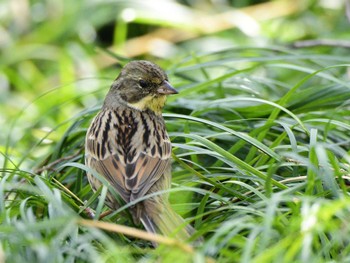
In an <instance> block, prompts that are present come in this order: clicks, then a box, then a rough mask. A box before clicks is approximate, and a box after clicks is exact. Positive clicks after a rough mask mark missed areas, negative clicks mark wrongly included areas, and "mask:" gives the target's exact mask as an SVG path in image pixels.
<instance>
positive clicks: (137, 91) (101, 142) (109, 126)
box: [85, 60, 195, 241]
mask: <svg viewBox="0 0 350 263" xmlns="http://www.w3.org/2000/svg"><path fill="white" fill-rule="evenodd" d="M176 93H178V92H177V91H176V90H175V89H174V88H173V87H172V86H171V85H170V84H169V82H168V76H167V75H166V73H165V72H164V71H163V70H162V69H161V68H160V67H159V66H157V65H155V64H153V63H151V62H149V61H144V60H140V61H132V62H129V63H128V64H126V65H125V67H124V68H123V69H122V70H121V72H120V74H119V76H118V77H117V78H116V79H115V81H114V82H113V84H112V86H111V88H110V90H109V92H108V94H107V96H106V98H105V101H104V104H103V106H102V109H101V111H100V112H99V113H98V114H97V116H96V117H95V118H94V120H93V121H92V123H91V125H90V127H89V129H88V131H87V134H86V144H85V152H86V155H85V163H86V165H87V166H88V167H90V168H91V169H93V170H95V171H96V172H97V173H98V174H100V175H101V176H103V177H104V178H105V179H107V181H108V182H109V183H110V184H111V185H112V186H113V187H114V189H115V190H116V191H117V193H118V194H119V195H120V197H121V198H122V199H123V200H124V201H125V202H126V203H129V202H132V201H134V200H136V199H138V198H141V197H143V196H145V195H148V194H152V193H156V192H158V191H162V190H166V189H169V188H170V184H171V142H170V139H169V136H168V134H167V131H166V128H165V123H164V119H163V117H162V108H163V107H164V104H165V101H166V97H167V95H171V94H176ZM87 177H88V180H89V182H90V185H91V187H92V189H93V190H94V191H96V190H97V189H98V188H99V187H100V186H101V184H102V183H101V182H100V181H99V180H98V179H97V178H96V177H94V176H93V175H92V174H90V173H88V174H87ZM106 204H107V206H109V207H110V208H111V209H117V208H118V207H119V204H118V201H117V200H116V198H115V197H114V196H113V195H112V194H111V193H108V194H107V197H106ZM130 212H131V215H132V217H133V221H134V223H135V224H139V223H140V222H141V223H142V224H143V225H144V227H145V229H146V230H147V231H148V232H151V233H160V234H163V235H166V236H174V237H176V238H178V239H180V240H181V241H185V240H187V239H188V238H189V237H191V236H192V234H193V233H194V232H195V230H194V229H193V228H192V227H191V226H190V225H186V224H185V223H184V222H185V221H184V219H183V218H182V217H181V216H179V215H178V214H177V213H176V212H175V211H174V210H173V209H172V208H171V206H170V203H169V201H168V194H164V193H163V194H160V195H156V196H152V197H149V198H147V199H146V200H143V201H141V202H138V203H137V204H136V205H134V206H132V207H131V208H130ZM181 225H182V226H181ZM185 225H186V226H185ZM183 226H185V227H183ZM174 232H175V233H174Z"/></svg>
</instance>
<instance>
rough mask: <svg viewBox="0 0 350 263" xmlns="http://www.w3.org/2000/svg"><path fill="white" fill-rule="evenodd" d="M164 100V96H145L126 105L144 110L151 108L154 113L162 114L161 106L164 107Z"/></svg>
mask: <svg viewBox="0 0 350 263" xmlns="http://www.w3.org/2000/svg"><path fill="white" fill-rule="evenodd" d="M165 101H166V96H165V95H162V96H147V97H144V98H142V99H141V100H139V101H138V102H134V103H130V102H129V103H128V106H130V107H132V108H134V109H137V110H140V111H144V110H147V109H149V110H151V111H153V112H154V113H156V114H158V115H161V114H162V108H163V107H164V104H165Z"/></svg>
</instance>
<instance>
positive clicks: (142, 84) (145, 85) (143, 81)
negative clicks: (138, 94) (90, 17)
mask: <svg viewBox="0 0 350 263" xmlns="http://www.w3.org/2000/svg"><path fill="white" fill-rule="evenodd" d="M139 84H140V86H141V88H146V87H147V86H148V82H147V81H145V80H143V79H140V80H139Z"/></svg>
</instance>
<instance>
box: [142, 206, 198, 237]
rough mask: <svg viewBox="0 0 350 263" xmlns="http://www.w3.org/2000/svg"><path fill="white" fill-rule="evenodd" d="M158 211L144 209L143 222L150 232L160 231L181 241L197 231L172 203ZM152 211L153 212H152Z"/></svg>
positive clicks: (159, 232)
mask: <svg viewBox="0 0 350 263" xmlns="http://www.w3.org/2000/svg"><path fill="white" fill-rule="evenodd" d="M162 208H163V209H162V210H161V211H158V213H152V211H144V213H143V214H142V215H141V222H142V224H143V225H144V227H145V228H146V230H147V231H148V232H151V233H158V234H162V235H164V236H168V237H174V238H176V239H179V240H181V241H187V240H188V239H189V238H190V237H192V235H193V234H194V232H195V229H194V228H193V227H192V226H190V225H189V224H188V223H186V221H185V220H184V219H183V218H182V217H181V216H180V215H178V214H177V213H176V212H175V211H174V210H173V209H172V208H171V207H170V204H167V205H164V206H163V207H162ZM150 212H151V213H150Z"/></svg>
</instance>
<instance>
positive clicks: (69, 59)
mask: <svg viewBox="0 0 350 263" xmlns="http://www.w3.org/2000/svg"><path fill="white" fill-rule="evenodd" d="M344 5H345V3H344V1H340V0H337V1H327V0H325V1H322V0H320V1H311V0H308V1H295V0H290V1H288V0H285V1H248V0H247V1H243V0H242V1H224V0H217V1H170V0H166V1H157V0H151V1H141V0H140V1H135V0H132V1H117V0H115V1H104V0H101V1H97V0H96V1H93V0H91V1H90V0H84V1H82V0H77V1H68V0H67V1H65V0H63V1H55V0H48V1H44V0H41V1H34V0H33V1H27V0H11V1H1V3H0V10H1V11H0V50H1V52H0V91H1V92H0V101H1V104H0V111H1V117H0V118H1V119H0V125H1V127H3V128H2V132H1V133H0V141H1V146H0V147H1V148H0V149H1V150H2V151H5V149H6V151H7V150H10V151H11V156H12V157H14V158H16V157H18V156H22V155H23V154H28V152H27V151H26V149H28V147H30V145H31V144H32V143H33V142H35V141H38V140H41V139H42V136H43V134H46V133H47V132H48V131H51V130H52V129H53V128H54V127H55V126H56V124H57V123H62V122H64V121H66V120H68V119H69V118H71V117H72V115H74V114H76V113H77V112H79V111H81V110H82V109H84V108H87V107H89V106H91V105H95V104H97V103H98V99H101V98H102V97H103V95H104V94H105V92H106V91H107V89H108V87H109V85H110V83H111V80H113V79H114V78H115V77H116V75H117V73H118V69H119V65H120V63H122V64H123V63H125V61H126V60H127V59H134V58H145V59H150V60H153V61H155V62H157V63H159V64H160V65H161V66H163V67H165V68H166V69H169V68H172V67H176V65H177V63H181V62H183V61H185V60H186V59H187V58H188V57H192V56H193V57H195V56H200V54H205V53H210V52H217V51H221V50H225V49H230V48H235V47H239V48H242V47H248V46H255V47H270V48H271V47H274V46H276V45H280V46H284V47H287V46H289V45H291V44H293V43H295V42H296V41H299V40H305V39H333V40H337V39H339V40H340V39H343V40H344V39H349V34H350V31H349V30H348V28H349V21H348V20H347V18H346V15H345V7H344ZM320 49H321V50H322V52H324V50H327V48H320ZM242 52H244V51H242ZM318 52H320V51H318ZM332 53H334V54H339V55H342V54H348V53H347V50H344V49H341V48H339V49H337V48H336V49H332ZM272 95H273V94H272ZM65 128H66V127H65V126H64V125H63V126H62V127H60V128H58V130H56V131H53V132H51V133H50V135H49V136H47V138H45V142H44V144H45V143H50V141H51V140H52V139H53V140H54V139H57V137H59V136H61V133H62V131H63V130H64V129H65ZM6 145H7V146H6ZM6 147H9V148H8V149H7V148H6ZM29 154H31V155H33V157H34V156H37V155H40V154H41V152H40V151H36V152H31V153H29Z"/></svg>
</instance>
